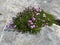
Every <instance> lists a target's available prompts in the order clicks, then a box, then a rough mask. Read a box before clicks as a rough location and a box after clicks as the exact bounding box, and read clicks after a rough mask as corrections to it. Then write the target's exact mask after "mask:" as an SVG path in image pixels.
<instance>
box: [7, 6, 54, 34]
mask: <svg viewBox="0 0 60 45" xmlns="http://www.w3.org/2000/svg"><path fill="white" fill-rule="evenodd" d="M53 23H55V18H54V17H53V16H52V15H51V14H48V13H46V12H45V11H43V10H41V9H40V8H36V7H33V8H32V9H29V8H27V9H25V10H24V11H23V12H20V13H18V14H17V16H16V17H14V18H13V19H12V20H11V22H10V24H9V25H8V26H7V27H8V28H13V29H15V30H17V31H18V32H22V33H25V32H29V33H33V34H35V33H37V32H40V30H41V27H43V26H45V25H48V26H51V25H52V24H53Z"/></svg>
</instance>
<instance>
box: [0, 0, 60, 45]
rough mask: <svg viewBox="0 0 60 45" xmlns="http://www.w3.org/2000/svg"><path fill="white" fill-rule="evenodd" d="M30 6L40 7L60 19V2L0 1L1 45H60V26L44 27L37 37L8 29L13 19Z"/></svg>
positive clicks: (31, 0) (49, 0)
mask: <svg viewBox="0 0 60 45" xmlns="http://www.w3.org/2000/svg"><path fill="white" fill-rule="evenodd" d="M28 6H39V7H41V8H42V9H44V10H45V11H46V12H49V13H52V14H54V16H55V17H56V18H58V19H60V0H57V1H56V0H46V1H45V0H37V1H36V0H0V13H2V15H0V45H60V26H58V25H53V26H51V27H48V26H46V27H43V28H42V30H41V32H40V33H38V34H37V35H30V34H28V33H26V34H21V33H17V32H13V31H12V30H11V29H10V30H9V29H6V30H3V29H4V28H5V25H6V24H8V23H9V20H11V17H14V16H15V15H16V14H17V13H18V12H20V11H23V10H24V9H25V7H28Z"/></svg>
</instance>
